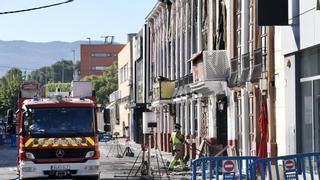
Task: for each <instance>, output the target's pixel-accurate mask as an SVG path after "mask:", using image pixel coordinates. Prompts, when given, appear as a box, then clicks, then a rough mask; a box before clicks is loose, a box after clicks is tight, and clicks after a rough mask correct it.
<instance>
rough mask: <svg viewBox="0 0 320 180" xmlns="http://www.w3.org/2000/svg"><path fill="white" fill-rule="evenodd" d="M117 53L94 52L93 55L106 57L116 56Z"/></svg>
mask: <svg viewBox="0 0 320 180" xmlns="http://www.w3.org/2000/svg"><path fill="white" fill-rule="evenodd" d="M116 56H117V54H115V53H109V52H93V53H91V57H95V58H106V57H116Z"/></svg>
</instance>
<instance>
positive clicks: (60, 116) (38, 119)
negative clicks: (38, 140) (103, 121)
mask: <svg viewBox="0 0 320 180" xmlns="http://www.w3.org/2000/svg"><path fill="white" fill-rule="evenodd" d="M29 110H30V112H31V113H29V114H30V115H27V116H25V117H24V121H27V123H25V125H26V126H25V130H26V131H27V132H28V134H29V136H30V137H57V136H81V135H93V134H94V132H95V121H94V119H95V116H94V109H93V108H78V107H77V108H76V107H72V108H69V107H68V108H66V107H63V108H61V107H59V108H34V109H29ZM28 116H29V117H28Z"/></svg>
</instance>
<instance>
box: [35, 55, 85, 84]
mask: <svg viewBox="0 0 320 180" xmlns="http://www.w3.org/2000/svg"><path fill="white" fill-rule="evenodd" d="M78 64H79V63H76V64H73V62H72V61H69V60H61V61H58V62H56V63H54V64H52V65H51V66H45V67H42V68H40V69H37V70H35V71H32V72H31V77H29V79H33V80H36V81H37V82H39V83H40V85H44V84H47V83H48V82H54V83H58V82H67V83H68V82H71V81H72V80H73V70H74V69H75V70H77V69H79V67H78V66H79V65H78Z"/></svg>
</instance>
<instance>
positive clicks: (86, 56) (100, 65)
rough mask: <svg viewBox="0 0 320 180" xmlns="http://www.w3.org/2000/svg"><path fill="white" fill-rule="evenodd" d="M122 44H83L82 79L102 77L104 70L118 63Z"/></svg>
mask: <svg viewBox="0 0 320 180" xmlns="http://www.w3.org/2000/svg"><path fill="white" fill-rule="evenodd" d="M123 47H124V45H122V44H81V45H80V58H81V59H80V77H81V78H83V77H84V76H88V75H92V74H96V75H101V74H102V73H103V72H104V69H105V68H106V67H108V66H110V65H111V64H112V63H114V62H117V60H118V53H119V52H120V51H121V49H122V48H123Z"/></svg>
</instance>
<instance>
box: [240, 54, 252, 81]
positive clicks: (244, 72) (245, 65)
mask: <svg viewBox="0 0 320 180" xmlns="http://www.w3.org/2000/svg"><path fill="white" fill-rule="evenodd" d="M249 74H250V54H249V53H246V54H244V55H242V58H241V74H240V81H239V82H240V84H241V85H244V84H245V83H246V82H247V81H248V80H249Z"/></svg>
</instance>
